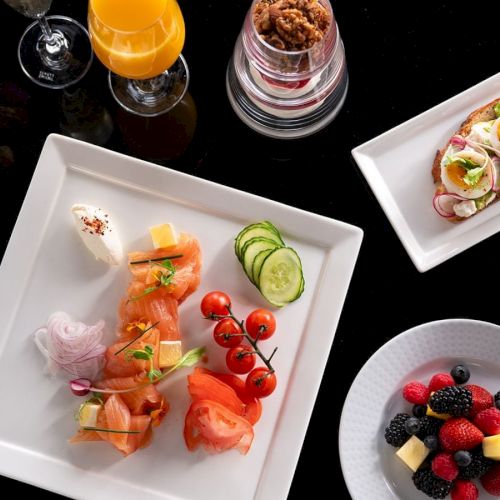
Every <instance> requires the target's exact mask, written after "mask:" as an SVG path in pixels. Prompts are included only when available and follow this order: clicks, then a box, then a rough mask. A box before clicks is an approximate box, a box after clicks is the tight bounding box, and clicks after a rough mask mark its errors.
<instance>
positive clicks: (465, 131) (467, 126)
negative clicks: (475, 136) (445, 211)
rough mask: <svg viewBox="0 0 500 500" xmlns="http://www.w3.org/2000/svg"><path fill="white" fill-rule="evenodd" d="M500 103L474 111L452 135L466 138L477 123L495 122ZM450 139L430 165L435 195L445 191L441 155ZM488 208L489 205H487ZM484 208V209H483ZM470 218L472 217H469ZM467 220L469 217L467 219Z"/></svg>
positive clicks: (490, 104)
mask: <svg viewBox="0 0 500 500" xmlns="http://www.w3.org/2000/svg"><path fill="white" fill-rule="evenodd" d="M498 103H500V98H497V99H495V100H493V101H491V102H489V103H488V104H485V105H484V106H482V107H480V108H478V109H476V110H474V111H473V112H472V113H471V114H470V115H469V116H468V117H467V119H466V120H465V121H464V122H463V123H462V125H461V126H460V128H459V129H458V130H457V132H455V134H454V135H460V136H462V137H467V136H468V135H469V134H470V132H471V129H472V127H473V125H474V124H476V123H479V122H485V121H489V120H495V119H496V118H497V115H496V113H495V106H496V105H497V104H498ZM450 141H451V137H450V140H449V141H448V142H447V143H446V145H445V146H444V148H443V149H439V150H438V151H437V152H436V156H435V158H434V163H433V164H432V177H433V179H434V183H435V184H436V193H442V192H445V191H446V189H445V187H444V185H443V183H442V181H441V161H442V159H443V155H444V154H445V152H446V150H447V149H448V147H449V145H450ZM498 199H499V198H498V197H497V199H496V200H494V201H493V203H494V202H496V201H497V200H498ZM487 206H490V205H487ZM484 208H486V207H484ZM484 208H482V209H479V210H478V211H477V212H476V213H475V214H473V215H476V214H477V213H479V212H480V211H481V210H484ZM471 217H472V216H471ZM467 218H468V219H469V218H470V217H467ZM463 219H464V217H458V216H457V217H450V218H449V219H448V220H449V221H451V222H459V221H461V220H463Z"/></svg>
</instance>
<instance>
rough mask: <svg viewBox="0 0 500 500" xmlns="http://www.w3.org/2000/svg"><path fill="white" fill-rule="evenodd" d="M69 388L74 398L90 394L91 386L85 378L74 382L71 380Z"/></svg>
mask: <svg viewBox="0 0 500 500" xmlns="http://www.w3.org/2000/svg"><path fill="white" fill-rule="evenodd" d="M69 387H70V389H71V392H72V393H73V394H74V395H75V396H86V395H87V394H88V393H89V392H90V388H91V387H92V384H91V383H90V380H88V379H86V378H77V379H75V380H71V382H70V383H69Z"/></svg>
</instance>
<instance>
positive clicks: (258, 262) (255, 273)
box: [252, 248, 274, 283]
mask: <svg viewBox="0 0 500 500" xmlns="http://www.w3.org/2000/svg"><path fill="white" fill-rule="evenodd" d="M273 250H274V248H271V249H269V250H263V251H262V252H259V253H258V254H257V255H256V257H255V259H254V260H253V264H252V277H253V282H254V283H258V282H259V275H260V268H261V267H262V264H263V263H264V260H265V258H266V257H267V256H268V255H269V254H270V253H271V252H272V251H273Z"/></svg>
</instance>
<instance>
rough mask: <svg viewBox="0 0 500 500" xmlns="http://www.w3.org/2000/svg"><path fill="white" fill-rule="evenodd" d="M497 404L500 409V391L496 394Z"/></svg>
mask: <svg viewBox="0 0 500 500" xmlns="http://www.w3.org/2000/svg"><path fill="white" fill-rule="evenodd" d="M495 406H496V407H497V408H498V409H499V410H500V391H498V392H497V393H496V394H495Z"/></svg>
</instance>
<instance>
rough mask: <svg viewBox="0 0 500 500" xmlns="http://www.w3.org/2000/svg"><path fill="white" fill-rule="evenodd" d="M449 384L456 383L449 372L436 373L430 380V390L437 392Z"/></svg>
mask: <svg viewBox="0 0 500 500" xmlns="http://www.w3.org/2000/svg"><path fill="white" fill-rule="evenodd" d="M449 385H455V381H454V380H453V377H452V376H451V375H450V374H449V373H436V375H434V376H433V377H432V378H431V381H430V382H429V391H431V392H436V391H439V389H443V388H444V387H448V386H449Z"/></svg>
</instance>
